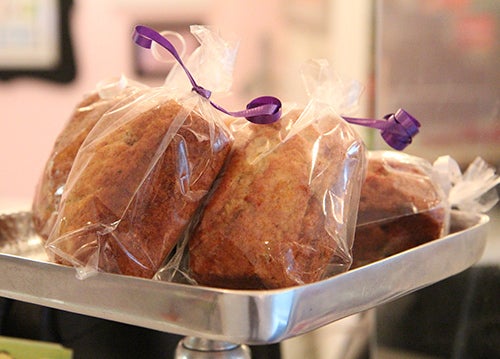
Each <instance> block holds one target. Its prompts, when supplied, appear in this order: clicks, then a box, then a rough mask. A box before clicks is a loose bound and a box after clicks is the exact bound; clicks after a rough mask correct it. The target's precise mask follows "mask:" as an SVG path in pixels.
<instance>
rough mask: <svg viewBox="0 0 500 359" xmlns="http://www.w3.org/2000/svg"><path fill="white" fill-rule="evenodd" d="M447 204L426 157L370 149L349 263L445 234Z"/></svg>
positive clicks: (380, 256) (382, 255) (376, 257)
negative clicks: (352, 260)
mask: <svg viewBox="0 0 500 359" xmlns="http://www.w3.org/2000/svg"><path fill="white" fill-rule="evenodd" d="M450 210H451V208H450V205H449V202H448V198H447V196H446V193H445V191H444V190H443V188H442V186H441V184H440V181H439V180H438V177H437V175H436V172H435V171H434V168H433V165H432V164H431V163H430V162H429V161H427V160H426V159H423V158H420V157H418V156H413V155H409V154H406V153H402V152H396V151H370V152H369V154H368V167H367V174H366V180H365V182H364V184H363V186H362V190H361V199H360V204H359V211H358V222H357V227H356V235H355V241H354V247H353V256H354V262H353V268H356V267H359V266H362V265H365V264H368V263H371V262H374V261H377V260H380V259H383V258H386V257H388V256H391V255H393V254H396V253H399V252H402V251H404V250H407V249H410V248H413V247H416V246H418V245H421V244H423V243H426V242H428V241H431V240H434V239H437V238H440V237H442V236H444V235H446V234H447V233H448V228H449V221H450Z"/></svg>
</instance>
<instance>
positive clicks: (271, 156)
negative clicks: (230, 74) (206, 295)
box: [165, 63, 365, 289]
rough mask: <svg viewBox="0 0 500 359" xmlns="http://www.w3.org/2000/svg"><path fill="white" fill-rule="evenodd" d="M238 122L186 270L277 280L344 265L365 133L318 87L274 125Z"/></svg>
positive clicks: (204, 280) (206, 278) (226, 283)
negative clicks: (316, 92)
mask: <svg viewBox="0 0 500 359" xmlns="http://www.w3.org/2000/svg"><path fill="white" fill-rule="evenodd" d="M323 65H324V64H323ZM323 65H321V64H318V63H315V64H314V66H323ZM322 70H325V69H322ZM313 80H314V79H312V80H311V81H313ZM315 80H316V86H319V85H324V86H325V85H330V84H329V83H326V84H325V83H324V82H325V81H327V82H328V81H331V79H330V78H327V79H325V78H319V77H318V78H316V79H315ZM330 100H332V99H330ZM232 128H233V130H234V137H235V142H234V144H233V149H232V152H231V154H230V157H229V159H228V161H227V163H226V166H225V168H224V170H223V172H222V175H221V176H220V177H219V178H218V180H217V183H216V185H215V187H214V190H213V191H212V192H211V193H210V195H209V198H208V201H207V203H206V206H205V208H204V210H203V212H202V214H201V215H200V218H199V220H198V222H197V223H195V224H194V226H193V227H194V229H193V232H192V235H191V236H190V238H189V241H188V242H187V246H186V247H187V252H188V255H187V257H186V258H185V263H184V267H182V266H181V269H183V271H184V273H185V274H186V275H187V277H188V278H189V279H191V280H193V281H194V283H197V284H200V285H207V286H215V287H223V288H235V289H273V288H283V287H290V286H295V285H301V284H306V283H311V282H314V281H317V280H320V279H323V278H326V277H328V276H331V275H333V274H337V273H340V272H343V271H346V270H347V269H348V268H349V266H350V264H351V245H352V239H353V235H354V227H355V220H356V214H357V206H358V201H359V192H360V186H361V183H362V181H363V178H364V169H365V168H364V167H365V147H364V144H363V142H362V140H361V138H360V137H359V135H358V134H357V133H356V132H355V131H354V130H353V129H352V128H351V126H350V125H349V124H348V123H346V122H345V121H344V120H343V119H342V118H341V117H340V116H339V115H338V114H337V112H336V110H335V108H334V107H333V106H332V105H331V103H326V102H324V101H322V99H321V98H318V97H317V96H312V97H311V100H310V102H309V103H308V105H307V106H306V107H305V108H299V107H295V108H294V106H289V107H288V109H286V108H284V111H283V116H282V118H281V119H280V120H279V121H277V122H275V123H273V124H271V125H256V124H252V123H248V122H241V121H236V122H234V123H233V124H232ZM167 272H168V266H167V267H166V269H165V273H167Z"/></svg>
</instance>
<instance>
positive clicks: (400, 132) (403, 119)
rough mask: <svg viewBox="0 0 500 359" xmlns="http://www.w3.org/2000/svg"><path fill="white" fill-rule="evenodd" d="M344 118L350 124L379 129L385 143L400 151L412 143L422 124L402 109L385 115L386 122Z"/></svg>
mask: <svg viewBox="0 0 500 359" xmlns="http://www.w3.org/2000/svg"><path fill="white" fill-rule="evenodd" d="M342 118H343V119H344V120H346V121H347V122H349V123H354V124H357V125H361V126H366V127H371V128H376V129H379V130H380V131H381V136H382V138H383V139H384V140H385V142H387V144H388V145H389V146H391V147H392V148H394V149H396V150H400V151H401V150H403V149H404V148H406V146H408V145H409V144H410V143H411V142H412V139H413V137H415V136H416V135H417V133H418V128H419V127H420V122H418V121H417V119H416V118H415V117H413V116H412V115H410V114H409V113H408V112H406V111H405V110H403V109H401V108H400V109H398V110H397V111H396V113H391V114H388V115H385V116H384V120H374V119H368V118H355V117H346V116H342Z"/></svg>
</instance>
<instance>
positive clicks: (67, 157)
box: [32, 76, 145, 240]
mask: <svg viewBox="0 0 500 359" xmlns="http://www.w3.org/2000/svg"><path fill="white" fill-rule="evenodd" d="M144 88H145V86H144V85H142V84H140V83H138V82H135V81H131V80H130V79H128V78H126V77H125V76H121V77H119V78H110V79H109V80H106V81H102V82H100V83H99V84H97V86H96V88H95V89H94V90H92V91H91V92H90V93H88V94H86V95H85V96H84V97H83V99H82V100H81V101H80V103H79V104H77V105H76V107H75V109H74V110H73V113H72V114H71V116H70V118H69V120H68V121H67V122H66V124H65V125H64V127H63V129H62V130H61V132H60V133H59V135H58V136H57V139H56V141H55V143H54V146H53V148H52V151H51V153H50V155H49V158H48V160H47V162H46V164H45V167H44V169H43V171H42V174H41V176H40V179H39V180H38V184H37V186H36V189H35V196H34V199H33V203H32V213H33V224H34V227H35V229H36V231H37V233H38V234H39V235H40V237H41V238H42V239H43V240H46V239H47V238H48V236H49V234H50V232H51V230H52V228H53V226H54V222H55V220H56V218H57V214H58V210H59V204H60V201H61V195H62V193H63V191H64V187H65V184H66V181H67V179H68V175H69V172H70V170H71V167H72V166H73V161H74V160H75V157H76V155H77V153H78V150H79V149H80V146H81V145H82V143H83V141H84V140H85V138H86V137H87V135H88V134H89V132H90V131H91V130H92V128H93V127H94V126H95V125H96V123H97V122H98V121H99V119H100V118H101V116H102V115H103V114H104V113H106V112H107V111H112V109H113V108H119V107H120V106H121V105H120V103H121V102H122V101H123V102H127V101H128V100H127V98H128V97H129V96H134V94H136V93H137V92H139V91H141V90H143V89H144Z"/></svg>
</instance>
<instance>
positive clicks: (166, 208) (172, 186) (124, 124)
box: [46, 28, 232, 278]
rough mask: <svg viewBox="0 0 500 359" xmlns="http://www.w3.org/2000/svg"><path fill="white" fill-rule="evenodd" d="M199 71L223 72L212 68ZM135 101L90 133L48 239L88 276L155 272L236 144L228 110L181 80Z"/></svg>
mask: <svg viewBox="0 0 500 359" xmlns="http://www.w3.org/2000/svg"><path fill="white" fill-rule="evenodd" d="M197 30H199V31H201V30H203V29H199V28H197ZM204 31H208V30H207V29H204ZM210 39H211V40H212V41H215V40H217V41H223V40H222V39H220V38H217V37H216V36H215V37H213V36H212V37H211V38H210ZM214 39H215V40H214ZM211 45H213V44H202V45H201V47H203V46H211ZM197 56H198V59H199V61H200V62H202V63H203V62H204V58H203V56H199V55H197ZM205 60H207V63H212V64H215V63H216V62H214V61H208V59H205ZM220 60H221V61H225V60H226V59H220ZM199 70H200V71H203V72H204V73H205V74H210V73H214V74H217V71H215V69H214V68H213V67H210V66H205V67H203V66H200V68H199ZM207 76H208V75H207ZM217 76H219V75H217ZM225 79H227V77H225ZM220 86H221V87H223V88H224V87H226V86H227V84H220ZM217 89H218V87H217V86H215V90H217ZM128 100H129V101H125V102H122V103H121V104H120V106H119V107H115V108H113V110H112V111H108V112H106V113H105V114H104V115H102V116H101V117H100V119H99V121H98V122H97V124H95V126H94V127H93V129H92V131H91V132H90V133H89V134H88V136H87V137H86V138H85V141H84V142H83V144H82V145H81V147H80V149H79V151H78V154H77V155H76V158H75V160H74V163H73V166H72V168H71V172H70V174H69V177H68V180H67V183H66V185H65V187H64V191H63V193H62V197H61V203H60V208H59V211H58V216H57V219H56V222H55V225H54V228H53V230H52V231H51V233H50V235H49V238H48V240H47V242H46V248H47V249H48V251H49V252H50V253H51V254H52V255H53V256H54V259H55V260H57V261H59V262H61V263H64V264H69V265H73V266H74V267H76V268H77V273H78V275H79V276H80V277H81V278H85V277H87V276H89V275H91V274H93V273H95V272H96V271H106V272H111V273H119V274H125V275H133V276H140V277H147V278H151V277H152V276H153V275H154V273H155V272H156V271H157V270H158V268H159V267H160V265H161V264H162V263H163V261H164V260H165V259H166V258H167V257H168V256H169V254H170V253H171V252H172V250H173V248H174V247H175V245H176V243H177V241H178V239H179V238H181V236H182V233H183V232H184V230H185V229H186V226H187V224H188V223H189V221H190V219H191V217H192V216H193V214H194V213H195V211H196V209H197V208H198V206H199V204H200V202H201V200H202V199H203V197H204V196H205V195H206V194H207V192H208V190H209V189H210V187H211V186H212V183H213V181H214V179H215V178H216V176H217V174H218V173H219V171H220V169H221V168H222V166H223V164H224V161H225V159H226V156H227V154H228V152H229V150H230V147H231V142H232V137H231V135H230V133H229V132H228V130H227V128H226V127H225V125H224V123H223V120H222V118H221V115H220V112H218V111H216V110H215V109H214V108H213V107H212V106H211V105H210V103H209V102H208V101H207V100H206V99H205V98H202V97H201V96H199V95H198V94H196V93H194V92H191V91H190V88H182V87H179V86H178V85H177V84H176V83H175V81H171V82H169V81H167V82H166V83H165V85H164V86H162V87H159V88H146V89H143V90H141V91H140V92H139V93H137V94H136V95H135V96H133V97H128Z"/></svg>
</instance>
